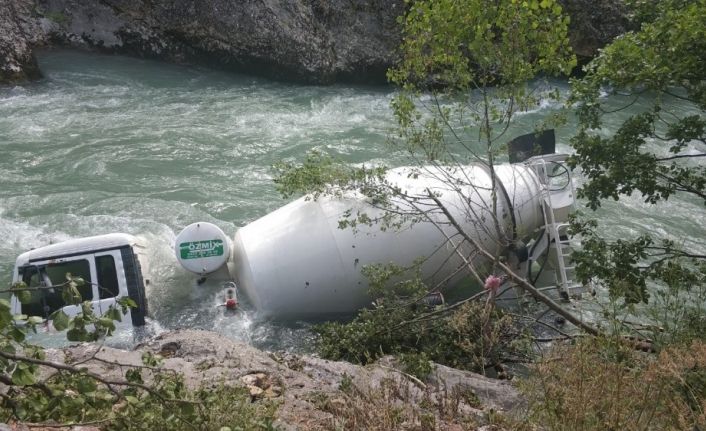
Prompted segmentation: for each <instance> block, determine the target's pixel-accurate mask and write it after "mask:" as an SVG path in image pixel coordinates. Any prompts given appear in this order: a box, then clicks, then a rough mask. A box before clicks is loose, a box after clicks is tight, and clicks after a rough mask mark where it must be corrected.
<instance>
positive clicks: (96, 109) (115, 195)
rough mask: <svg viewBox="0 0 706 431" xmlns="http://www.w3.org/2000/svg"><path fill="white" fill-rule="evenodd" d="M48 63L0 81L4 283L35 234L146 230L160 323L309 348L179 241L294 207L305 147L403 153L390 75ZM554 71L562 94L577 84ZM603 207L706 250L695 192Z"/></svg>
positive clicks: (380, 156) (626, 230)
mask: <svg viewBox="0 0 706 431" xmlns="http://www.w3.org/2000/svg"><path fill="white" fill-rule="evenodd" d="M39 64H40V67H41V70H42V71H43V73H44V79H42V80H41V81H39V82H35V83H31V84H26V85H23V86H14V87H12V86H9V87H8V86H6V87H0V155H1V157H0V172H1V176H0V286H7V285H8V284H9V282H10V280H11V271H12V267H13V264H14V259H15V257H16V256H17V255H18V254H20V253H21V252H23V251H26V250H28V249H30V248H33V247H39V246H42V245H45V244H48V243H50V242H56V241H60V240H64V239H68V238H76V237H82V236H89V235H96V234H102V233H109V232H126V233H131V234H133V235H139V236H141V237H143V238H145V240H146V241H147V242H148V243H149V244H150V249H151V250H150V252H151V254H152V259H151V265H152V274H153V277H152V286H151V291H150V293H149V302H150V308H151V313H152V318H153V322H152V325H153V328H154V330H156V331H160V330H163V329H171V328H179V327H190V328H203V329H210V330H215V331H218V332H220V333H223V334H225V335H228V336H230V337H233V338H236V339H239V340H245V341H248V342H250V343H252V344H254V345H256V346H258V347H267V348H282V349H291V348H294V349H301V348H304V349H306V347H305V346H307V345H309V344H310V343H308V342H307V340H310V339H311V334H310V332H309V330H308V325H309V324H308V323H304V322H289V323H271V322H261V321H259V320H258V319H257V318H256V317H254V316H253V315H252V314H251V313H250V314H247V313H246V315H245V316H241V317H240V318H237V319H234V318H230V317H224V316H223V315H222V314H221V312H220V311H218V310H217V309H216V308H215V304H216V303H217V302H218V301H219V295H220V291H219V289H218V288H217V287H214V286H208V285H207V286H201V287H195V285H194V279H193V277H192V276H191V275H189V274H187V273H186V272H185V271H183V270H182V269H181V268H179V267H178V265H177V264H176V262H175V261H174V258H173V252H172V249H171V245H172V244H173V241H174V238H175V235H176V233H178V232H179V231H180V229H181V228H183V227H184V226H186V225H188V224H190V223H192V222H195V221H210V222H213V223H215V224H217V225H218V226H220V227H221V228H222V229H223V230H224V231H225V232H226V234H228V235H229V236H232V235H233V234H234V233H235V231H236V229H237V228H238V227H239V226H243V225H245V224H247V223H248V222H250V221H252V220H255V219H257V218H259V217H261V216H263V215H265V214H267V213H268V212H269V211H271V210H273V209H275V208H277V207H279V206H281V205H283V204H284V203H285V201H283V200H282V198H281V197H279V196H278V194H277V192H276V191H275V188H274V185H273V183H272V169H271V166H272V164H273V163H275V162H277V161H280V160H302V159H303V157H304V155H305V154H306V152H307V151H308V150H311V149H319V150H322V151H325V152H328V153H330V154H332V155H334V156H336V157H337V158H340V159H341V160H343V161H345V162H348V163H362V162H366V163H371V162H372V163H387V164H390V165H399V164H402V163H404V159H403V158H402V157H401V156H396V155H394V154H391V152H390V149H389V147H388V146H386V145H385V141H386V136H387V135H388V133H389V132H390V130H391V128H392V127H393V125H394V119H393V117H392V114H391V111H390V108H389V103H390V100H391V98H392V96H393V94H394V93H393V89H391V88H387V87H361V86H343V85H336V86H330V87H314V86H299V85H288V84H282V83H275V82H271V81H268V80H264V79H259V78H253V77H249V76H240V75H234V74H229V73H224V72H218V71H213V70H209V69H202V68H195V67H184V66H177V65H170V64H165V63H160V62H153V61H148V60H140V59H134V58H126V57H119V56H104V55H96V54H87V53H81V52H75V51H61V50H59V51H49V52H44V53H41V54H40V56H39ZM554 84H556V85H558V86H559V88H560V89H561V91H562V92H563V93H564V94H566V92H567V89H568V85H567V84H566V83H561V82H560V83H556V82H555V83H554ZM557 107H558V105H557V104H553V103H546V104H545V103H542V104H540V105H539V106H538V107H536V109H533V110H530V111H528V112H527V113H525V114H524V115H521V116H519V117H518V120H517V121H516V122H515V123H514V124H513V126H512V128H513V131H515V132H516V133H513V134H522V133H527V132H526V130H531V128H532V125H533V124H534V123H535V122H536V121H538V120H539V119H541V118H543V117H545V116H547V115H549V114H552V113H553V112H555V111H556V109H557ZM676 108H679V106H676ZM682 108H683V109H689V108H688V107H687V106H685V107H682ZM631 109H639V106H638V107H634V108H631ZM628 112H630V111H628ZM622 115H625V114H624V113H623V114H620V115H618V116H616V118H615V120H614V124H618V123H617V122H618V121H620V119H621V118H624V117H621V116H622ZM571 131H572V125H571V123H569V124H567V125H566V126H564V127H562V128H559V129H558V130H557V138H558V140H559V145H558V147H559V150H560V151H570V148H569V147H568V146H567V145H566V143H567V141H568V139H569V137H570V136H571ZM578 181H579V182H580V181H581V178H580V177H579V178H578ZM675 214H676V215H677V216H676V217H675ZM597 216H598V217H599V218H600V220H601V226H602V227H603V229H604V231H605V232H606V234H607V235H608V236H610V237H614V238H619V237H627V236H629V235H634V234H635V233H637V232H640V231H643V230H646V231H649V232H652V233H656V234H658V235H660V236H666V237H670V238H673V239H676V240H679V241H682V242H685V243H687V245H689V246H691V247H692V248H695V249H697V250H701V251H702V252H703V251H704V250H706V247H704V245H703V244H700V242H701V241H700V240H701V239H703V226H704V225H706V214H705V212H704V210H703V206H702V205H701V204H700V203H699V202H693V201H691V200H689V199H687V198H684V199H678V198H675V199H671V198H670V200H669V202H668V204H666V205H660V206H657V207H651V206H650V205H648V204H645V203H643V202H642V200H641V199H640V197H639V196H633V197H629V198H626V199H622V200H621V201H619V202H608V203H606V205H604V208H603V209H601V210H600V211H599V212H598V213H597ZM122 336H123V337H128V335H126V334H122ZM124 341H125V340H124Z"/></svg>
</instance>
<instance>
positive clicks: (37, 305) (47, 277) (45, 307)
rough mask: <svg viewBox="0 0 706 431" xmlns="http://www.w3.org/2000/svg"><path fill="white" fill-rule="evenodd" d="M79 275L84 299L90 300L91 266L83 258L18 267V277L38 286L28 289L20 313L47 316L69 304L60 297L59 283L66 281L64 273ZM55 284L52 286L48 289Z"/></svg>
mask: <svg viewBox="0 0 706 431" xmlns="http://www.w3.org/2000/svg"><path fill="white" fill-rule="evenodd" d="M67 273H70V274H71V275H72V276H73V277H81V278H83V279H84V280H85V281H86V282H85V283H84V284H83V285H82V286H79V287H78V291H79V293H80V294H81V299H82V300H83V301H87V300H89V301H90V300H92V299H93V289H92V287H91V269H90V265H89V263H88V260H86V259H80V260H72V261H68V262H61V263H50V264H46V265H38V266H36V265H32V266H25V267H22V268H20V277H21V279H22V281H23V282H25V284H27V286H28V287H30V288H41V289H38V290H32V291H31V294H32V296H31V299H30V301H29V302H27V303H25V304H22V314H27V315H29V316H41V317H45V318H46V317H49V315H50V314H51V313H53V312H54V311H56V310H58V309H60V308H62V307H64V306H66V305H69V304H66V303H65V302H64V300H63V298H62V297H61V292H62V287H61V286H62V285H63V284H64V283H66V274H67ZM51 286H56V287H54V288H48V287H51Z"/></svg>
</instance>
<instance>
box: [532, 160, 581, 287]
mask: <svg viewBox="0 0 706 431" xmlns="http://www.w3.org/2000/svg"><path fill="white" fill-rule="evenodd" d="M567 157H568V156H567V155H566V154H555V155H550V156H547V155H545V156H542V157H541V158H536V159H535V160H531V166H532V167H533V168H534V170H535V172H536V173H537V176H538V177H539V180H540V182H541V183H542V187H541V193H542V196H541V197H542V213H543V216H544V228H545V232H546V235H548V238H547V239H548V245H547V247H549V252H552V251H554V253H555V256H556V258H555V260H554V261H553V264H554V269H555V275H556V282H557V288H558V289H559V293H560V295H561V296H562V297H563V298H564V299H565V300H569V299H570V298H571V297H572V291H575V290H580V288H581V287H582V286H581V285H580V284H579V283H576V282H575V281H574V280H573V272H574V268H575V266H574V265H573V263H572V262H571V254H572V251H573V250H572V247H571V240H570V237H569V232H568V230H569V223H568V219H569V214H570V213H571V212H573V211H574V210H575V209H576V201H575V196H576V194H575V190H574V183H573V181H572V178H571V171H570V170H569V168H568V167H567V166H566V163H565V162H566V158H567ZM557 170H558V173H557V172H556V171H557ZM557 179H558V181H557Z"/></svg>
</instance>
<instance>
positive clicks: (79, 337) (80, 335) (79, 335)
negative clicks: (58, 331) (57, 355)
mask: <svg viewBox="0 0 706 431" xmlns="http://www.w3.org/2000/svg"><path fill="white" fill-rule="evenodd" d="M66 339H67V340H69V341H86V330H85V329H77V328H74V329H69V330H68V331H67V332H66Z"/></svg>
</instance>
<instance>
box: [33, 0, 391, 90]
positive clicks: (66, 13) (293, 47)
mask: <svg viewBox="0 0 706 431" xmlns="http://www.w3.org/2000/svg"><path fill="white" fill-rule="evenodd" d="M38 6H39V8H40V10H42V11H43V13H44V15H45V16H47V17H50V18H54V22H53V25H52V28H51V29H50V31H49V36H50V38H51V39H52V40H53V42H54V43H61V44H64V45H70V46H84V47H91V48H95V49H98V50H100V51H104V52H115V53H123V54H128V55H136V56H142V57H151V58H160V59H165V60H168V61H173V62H183V63H194V64H204V65H209V66H215V67H218V68H222V69H228V70H234V71H238V72H245V73H251V74H254V75H259V76H266V77H270V78H274V79H278V80H285V81H294V82H305V83H316V84H328V83H332V82H335V81H341V80H344V81H354V82H384V76H385V74H384V72H385V70H386V69H387V67H388V66H389V65H390V63H391V61H392V58H393V56H394V49H395V47H396V46H397V45H398V43H399V34H398V29H397V24H396V21H395V20H396V17H397V16H398V15H399V14H401V13H402V7H403V2H402V1H401V0H393V1H389V0H369V1H365V2H361V1H356V0H333V1H330V0H327V1H320V0H240V1H230V0H171V1H147V0H100V1H95V0H38Z"/></svg>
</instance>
